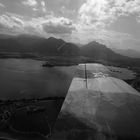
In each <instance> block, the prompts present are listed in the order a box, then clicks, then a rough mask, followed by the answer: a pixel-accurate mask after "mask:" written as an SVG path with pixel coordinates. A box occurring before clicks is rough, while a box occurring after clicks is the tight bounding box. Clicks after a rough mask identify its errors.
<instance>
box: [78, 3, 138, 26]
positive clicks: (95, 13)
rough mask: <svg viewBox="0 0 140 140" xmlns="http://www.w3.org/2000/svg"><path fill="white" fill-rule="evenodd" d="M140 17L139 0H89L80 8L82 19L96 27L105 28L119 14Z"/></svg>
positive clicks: (83, 21)
mask: <svg viewBox="0 0 140 140" xmlns="http://www.w3.org/2000/svg"><path fill="white" fill-rule="evenodd" d="M130 14H134V15H138V17H140V1H139V0H87V1H86V2H85V3H84V4H83V5H82V6H81V7H80V9H79V19H80V21H81V22H82V23H83V24H85V25H87V26H89V25H90V26H92V27H94V28H99V27H100V28H101V27H102V28H104V27H105V26H108V25H109V24H110V23H112V22H114V21H115V20H117V18H118V17H119V16H129V15H130Z"/></svg>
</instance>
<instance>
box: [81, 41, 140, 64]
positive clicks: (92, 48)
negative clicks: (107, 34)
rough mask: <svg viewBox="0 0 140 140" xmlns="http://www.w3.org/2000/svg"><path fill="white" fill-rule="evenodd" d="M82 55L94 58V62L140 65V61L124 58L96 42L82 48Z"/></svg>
mask: <svg viewBox="0 0 140 140" xmlns="http://www.w3.org/2000/svg"><path fill="white" fill-rule="evenodd" d="M80 53H81V55H82V56H86V57H89V58H92V59H94V60H103V61H106V62H111V63H115V64H119V65H129V66H130V65H139V66H140V59H136V58H135V59H134V58H130V57H127V56H123V55H121V54H119V53H116V52H115V51H113V50H111V49H110V48H108V47H106V46H105V45H103V44H100V43H98V42H96V41H93V42H90V43H88V44H87V45H84V46H83V47H81V52H80Z"/></svg>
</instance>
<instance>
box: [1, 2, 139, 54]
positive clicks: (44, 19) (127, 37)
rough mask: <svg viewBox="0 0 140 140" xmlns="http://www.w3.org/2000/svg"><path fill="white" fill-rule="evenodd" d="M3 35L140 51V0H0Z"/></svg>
mask: <svg viewBox="0 0 140 140" xmlns="http://www.w3.org/2000/svg"><path fill="white" fill-rule="evenodd" d="M0 34H10V35H17V34H31V35H38V36H42V37H45V38H48V37H50V36H53V37H56V38H62V39H64V40H65V41H68V42H74V43H77V44H86V43H88V42H90V41H98V42H101V43H103V44H106V45H107V46H109V47H112V48H118V49H135V50H139V51H140V47H139V46H140V0H0Z"/></svg>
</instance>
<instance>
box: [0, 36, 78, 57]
mask: <svg viewBox="0 0 140 140" xmlns="http://www.w3.org/2000/svg"><path fill="white" fill-rule="evenodd" d="M1 52H20V53H38V54H41V55H72V56H75V55H78V53H79V48H78V47H77V46H76V45H74V44H72V43H67V42H65V41H63V40H61V39H56V38H53V37H50V38H48V39H46V38H41V37H37V36H29V35H28V36H27V35H20V36H11V37H9V36H8V37H7V38H6V37H3V38H2V37H1V38H0V53H1Z"/></svg>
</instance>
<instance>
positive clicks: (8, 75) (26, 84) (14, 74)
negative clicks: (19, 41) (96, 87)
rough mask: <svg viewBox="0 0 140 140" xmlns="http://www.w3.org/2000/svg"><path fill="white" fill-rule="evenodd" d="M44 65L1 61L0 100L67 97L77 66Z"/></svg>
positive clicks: (24, 61)
mask: <svg viewBox="0 0 140 140" xmlns="http://www.w3.org/2000/svg"><path fill="white" fill-rule="evenodd" d="M42 63H43V62H41V61H37V60H30V59H0V99H20V98H43V97H50V96H65V95H66V93H67V90H68V88H69V85H70V83H71V80H72V78H73V76H74V72H75V66H72V67H53V68H46V67H42Z"/></svg>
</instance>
